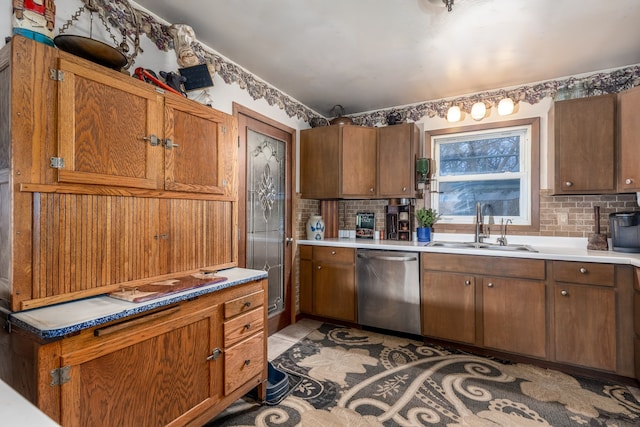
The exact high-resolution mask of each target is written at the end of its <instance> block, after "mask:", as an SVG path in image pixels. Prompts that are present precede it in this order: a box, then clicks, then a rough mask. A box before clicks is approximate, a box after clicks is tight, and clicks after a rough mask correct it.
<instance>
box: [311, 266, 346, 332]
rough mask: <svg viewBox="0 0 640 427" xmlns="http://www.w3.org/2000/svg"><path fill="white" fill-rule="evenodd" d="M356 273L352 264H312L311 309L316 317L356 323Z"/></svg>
mask: <svg viewBox="0 0 640 427" xmlns="http://www.w3.org/2000/svg"><path fill="white" fill-rule="evenodd" d="M355 276H356V271H355V266H354V265H353V264H338V263H328V262H314V263H313V308H314V310H313V311H314V313H316V314H317V315H318V316H322V317H329V318H332V319H339V320H346V321H348V322H355V321H356V286H355V281H356V277H355Z"/></svg>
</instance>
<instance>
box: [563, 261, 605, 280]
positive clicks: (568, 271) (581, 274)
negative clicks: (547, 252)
mask: <svg viewBox="0 0 640 427" xmlns="http://www.w3.org/2000/svg"><path fill="white" fill-rule="evenodd" d="M553 279H554V280H555V281H556V282H571V283H583V284H587V285H600V286H614V279H615V265H614V264H596V263H592V262H576V261H553Z"/></svg>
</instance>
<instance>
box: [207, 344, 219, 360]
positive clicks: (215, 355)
mask: <svg viewBox="0 0 640 427" xmlns="http://www.w3.org/2000/svg"><path fill="white" fill-rule="evenodd" d="M221 354H222V350H220V349H219V348H217V347H216V348H214V349H213V350H212V351H211V354H210V355H209V356H207V360H216V359H217V358H218V357H220V355H221Z"/></svg>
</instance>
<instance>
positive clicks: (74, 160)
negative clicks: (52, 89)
mask: <svg viewBox="0 0 640 427" xmlns="http://www.w3.org/2000/svg"><path fill="white" fill-rule="evenodd" d="M59 68H60V71H61V72H62V73H63V77H62V80H60V81H59V82H58V83H59V86H58V105H57V109H58V157H59V158H62V159H64V167H62V168H60V169H59V170H58V181H60V182H67V183H83V184H102V185H117V186H126V187H139V188H149V189H157V188H162V156H163V149H162V147H160V146H152V144H151V143H150V142H148V140H145V139H144V138H149V137H151V135H155V136H158V137H159V136H160V132H161V128H160V123H161V121H162V103H163V100H162V95H161V94H159V93H157V92H156V91H155V90H153V89H152V88H150V87H149V88H147V87H144V86H141V84H140V82H135V81H134V80H133V79H131V78H126V79H125V78H124V77H123V78H119V77H120V76H119V75H117V76H114V75H111V74H110V73H107V72H105V71H104V69H102V68H101V67H91V66H85V65H84V64H81V63H76V62H72V61H70V60H67V59H65V58H60V59H59ZM97 68H100V69H97Z"/></svg>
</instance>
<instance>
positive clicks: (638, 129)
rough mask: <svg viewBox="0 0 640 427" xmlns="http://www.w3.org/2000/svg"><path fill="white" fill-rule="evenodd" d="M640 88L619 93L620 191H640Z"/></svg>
mask: <svg viewBox="0 0 640 427" xmlns="http://www.w3.org/2000/svg"><path fill="white" fill-rule="evenodd" d="M638 109H640V88H634V89H631V90H628V91H625V92H621V93H619V94H618V118H619V128H618V129H619V132H620V135H619V141H620V145H619V147H618V192H621V193H626V192H632V191H640V167H638V165H640V145H639V144H638V138H640V117H638Z"/></svg>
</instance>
